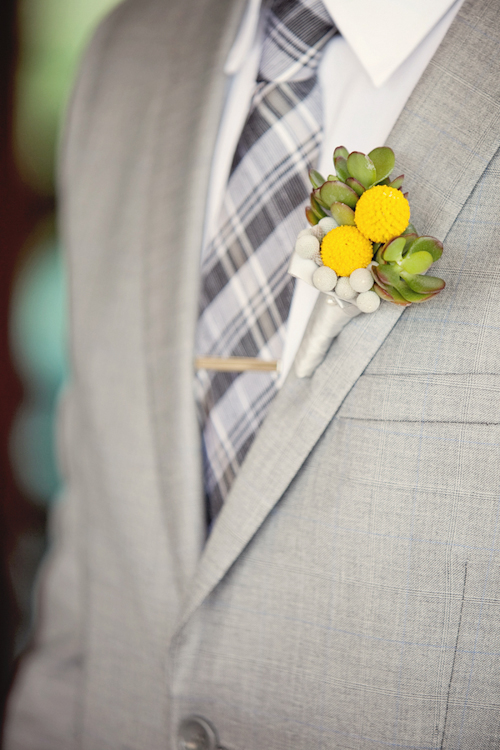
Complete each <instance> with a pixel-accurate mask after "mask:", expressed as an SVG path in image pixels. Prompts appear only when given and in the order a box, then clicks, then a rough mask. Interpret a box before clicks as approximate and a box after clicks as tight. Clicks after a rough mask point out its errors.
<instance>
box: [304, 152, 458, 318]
mask: <svg viewBox="0 0 500 750" xmlns="http://www.w3.org/2000/svg"><path fill="white" fill-rule="evenodd" d="M333 162H334V166H335V174H331V175H329V176H328V179H326V180H325V179H324V177H322V175H321V174H320V173H319V172H317V171H316V170H311V171H310V173H309V177H310V180H311V183H312V186H313V190H312V192H311V197H310V206H308V207H307V208H306V217H307V220H308V222H309V224H310V225H311V226H310V228H309V229H306V230H303V231H302V232H301V233H300V234H299V236H298V238H297V243H296V246H295V251H296V253H297V255H298V256H299V257H301V258H303V259H308V260H314V261H315V263H316V264H317V266H318V268H317V270H316V271H315V272H314V273H313V274H312V283H313V285H314V286H316V287H317V288H318V289H319V290H320V291H322V292H326V293H330V294H331V295H333V296H335V297H336V298H337V299H340V300H346V301H349V302H352V303H353V304H356V305H357V306H358V307H359V309H360V310H361V311H362V312H374V310H376V309H377V308H378V306H379V304H380V299H383V300H387V301H388V302H392V303H395V304H397V305H404V306H406V305H410V304H411V303H413V302H424V301H425V300H427V299H430V298H431V297H433V296H435V295H436V294H438V293H439V292H440V291H441V290H442V289H443V288H444V286H445V283H444V281H443V280H442V279H439V278H437V277H435V276H427V275H426V276H424V275H423V274H425V273H426V271H427V270H428V269H429V268H430V266H431V265H432V264H433V263H434V262H435V261H436V260H438V259H439V258H440V257H441V254H442V251H443V246H442V243H441V242H439V240H437V239H435V238H434V237H420V236H419V235H418V234H417V232H416V230H415V228H414V227H413V225H412V224H410V204H409V202H408V199H407V194H406V193H403V180H404V175H400V176H398V177H396V178H393V179H391V177H390V175H391V173H392V171H393V169H394V165H395V156H394V152H393V151H392V149H390V148H387V147H385V146H383V147H380V148H376V149H374V150H373V151H370V153H369V154H367V155H366V154H363V153H361V152H359V151H353V152H352V153H349V152H348V151H347V149H346V148H344V147H343V146H339V147H338V148H336V149H335V151H334V154H333Z"/></svg>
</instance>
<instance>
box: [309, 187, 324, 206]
mask: <svg viewBox="0 0 500 750" xmlns="http://www.w3.org/2000/svg"><path fill="white" fill-rule="evenodd" d="M313 198H314V200H315V201H316V203H319V205H320V206H323V208H328V206H327V204H326V203H324V202H323V200H322V199H321V188H314V190H313V191H312V193H311V201H312V199H313Z"/></svg>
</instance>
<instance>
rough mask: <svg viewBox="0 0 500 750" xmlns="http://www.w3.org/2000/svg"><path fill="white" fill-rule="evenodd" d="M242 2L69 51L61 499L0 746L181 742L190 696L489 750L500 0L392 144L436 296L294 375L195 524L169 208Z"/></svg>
mask: <svg viewBox="0 0 500 750" xmlns="http://www.w3.org/2000/svg"><path fill="white" fill-rule="evenodd" d="M242 12H243V7H242V4H240V5H238V2H237V0H216V2H212V1H210V2H208V1H207V0H171V1H170V2H165V0H129V1H128V2H126V3H125V4H123V5H121V6H120V7H119V8H118V10H117V11H116V12H115V13H114V14H113V16H112V18H111V19H110V20H109V21H108V22H107V23H106V24H105V25H104V26H103V27H101V29H100V31H99V33H98V35H97V37H96V39H95V41H94V43H93V45H92V48H91V50H90V52H89V54H88V55H87V58H86V63H85V66H84V70H83V74H82V76H81V77H80V80H79V84H78V88H77V92H76V97H75V98H74V100H73V105H72V107H71V114H70V124H69V132H68V136H67V139H66V147H65V160H64V169H63V174H62V185H63V186H64V189H63V226H64V228H65V237H64V245H65V247H67V248H68V252H69V266H70V271H71V274H70V275H71V289H72V340H73V345H72V351H73V357H72V372H73V373H74V375H73V380H72V383H71V387H70V388H69V390H68V393H67V395H66V399H65V402H64V409H63V412H62V421H61V430H60V441H61V445H62V446H63V451H62V455H63V458H64V467H65V476H66V483H67V499H66V500H65V501H64V502H61V503H60V504H58V505H57V507H56V508H55V513H54V520H55V521H57V523H54V524H53V529H54V541H53V545H52V554H51V556H50V560H49V563H48V564H47V566H46V568H45V572H44V575H43V576H42V581H43V586H42V588H41V592H40V596H41V606H40V622H39V626H38V629H37V637H36V639H35V642H34V648H33V650H32V651H31V652H30V654H29V656H28V658H27V659H26V660H25V662H24V664H23V665H21V669H20V671H19V675H18V679H17V682H16V688H15V691H14V693H13V696H12V698H11V702H10V706H9V711H8V719H7V729H6V741H5V748H6V750H117V749H118V748H120V750H125V749H126V750H145V748H147V749H148V750H177V748H178V742H177V732H178V727H179V724H180V722H181V721H182V720H183V719H184V718H186V716H188V715H192V714H197V715H201V716H203V717H204V718H205V719H206V720H207V721H209V722H210V723H211V724H212V725H213V726H214V727H215V728H216V730H217V733H218V738H219V743H218V744H219V745H220V747H224V748H228V750H262V749H263V748H266V749H267V748H269V750H311V748H324V750H331V749H333V750H382V749H383V748H387V749H388V748H407V749H408V750H498V747H499V745H500V730H499V727H500V721H499V717H500V677H499V676H500V632H499V628H498V617H499V612H500V533H499V532H500V526H499V522H500V500H499V499H500V461H499V460H498V457H499V450H500V406H499V405H500V382H499V380H500V378H499V372H500V366H499V352H500V302H499V300H500V254H499V251H498V217H499V216H500V151H499V149H500V77H499V76H498V57H499V55H498V53H499V48H500V6H499V4H498V2H496V0H466V1H465V3H464V5H463V6H462V8H461V10H460V12H459V14H458V16H457V18H456V20H455V22H454V23H453V25H452V26H451V28H450V30H449V32H448V34H447V36H446V37H445V39H444V41H443V43H442V45H441V46H440V48H439V49H438V51H437V53H436V55H435V57H434V59H433V60H432V61H431V63H430V65H429V66H428V68H427V70H426V71H425V73H424V75H423V77H422V79H421V80H420V82H419V83H418V85H417V86H416V88H415V90H414V92H413V94H412V96H411V98H410V99H409V101H408V102H407V104H406V106H405V108H404V110H403V112H402V113H401V116H400V118H399V120H398V123H397V124H396V126H395V128H394V130H393V132H392V133H391V135H390V138H389V139H388V145H390V146H391V147H393V148H394V150H395V152H396V154H397V168H398V171H400V172H404V173H405V175H406V179H405V187H407V189H408V190H409V196H410V201H411V206H412V219H413V221H414V223H415V225H416V226H417V227H418V229H419V231H420V232H422V233H427V234H431V235H434V236H436V237H438V238H440V239H442V240H443V241H444V244H445V252H444V254H443V257H442V258H441V260H440V261H439V262H438V264H437V266H436V273H437V275H439V276H442V277H443V278H445V280H446V282H447V288H446V289H445V290H444V291H443V292H442V294H440V295H439V296H438V297H437V298H435V299H434V300H432V301H431V302H428V303H424V304H422V305H415V306H412V307H410V308H408V309H405V310H404V311H403V310H398V309H396V308H394V307H391V306H390V305H389V304H387V305H386V304H382V305H381V308H380V310H379V311H378V312H377V313H376V314H375V315H373V316H368V315H366V316H359V317H358V318H356V319H354V320H353V321H352V322H351V323H350V324H349V326H348V328H347V329H344V332H343V333H342V334H341V335H340V337H339V338H338V339H337V341H336V342H335V343H334V345H333V346H332V349H331V350H330V352H329V353H328V355H327V357H326V359H325V361H324V362H323V364H322V365H321V366H320V367H319V368H318V369H317V371H316V372H315V373H314V375H313V376H312V377H311V378H310V379H306V380H304V381H299V380H297V379H296V378H295V377H294V376H293V373H292V374H291V375H290V377H289V378H288V379H287V381H286V382H285V383H284V385H283V387H282V388H281V389H280V392H279V393H278V395H277V397H276V398H275V400H274V402H273V404H272V406H271V409H270V411H269V413H268V416H267V418H266V420H265V422H264V424H263V426H262V429H261V430H260V431H259V433H258V435H257V437H256V439H255V441H254V443H253V445H252V448H251V449H250V451H249V453H248V455H247V458H246V460H245V462H244V464H243V465H242V467H241V470H240V472H239V474H238V477H237V478H236V480H235V482H234V484H233V486H232V488H231V491H230V493H229V495H228V497H227V499H226V502H225V503H224V506H223V508H222V510H221V512H220V513H219V516H218V517H217V520H216V522H215V524H214V527H213V530H212V533H211V535H210V538H209V539H208V541H207V543H206V544H204V532H205V529H204V506H203V489H202V479H201V477H202V472H201V461H200V452H199V429H198V423H197V415H196V410H195V405H194V401H193V392H192V391H193V389H192V372H193V344H194V338H195V330H196V324H197V318H198V289H199V274H198V269H199V254H200V247H201V241H202V233H203V219H202V216H201V215H198V213H197V212H193V216H192V217H191V216H189V217H186V206H189V205H195V206H199V205H202V202H203V199H204V195H205V192H206V186H207V184H208V181H209V171H210V163H211V155H212V153H213V146H214V143H215V140H216V137H217V132H218V126H219V121H220V111H221V108H222V105H223V101H224V93H225V79H224V76H223V74H222V68H223V64H224V61H225V59H226V57H227V54H228V51H229V49H230V46H231V43H232V40H233V39H234V36H235V34H236V30H237V28H238V23H239V20H240V17H241V13H242ZM180 30H182V34H181V31H180ZM478 51H480V53H479V52H478ZM193 149H194V153H193ZM179 154H183V155H188V156H189V155H192V158H191V156H189V158H187V157H186V158H179ZM200 214H201V212H200Z"/></svg>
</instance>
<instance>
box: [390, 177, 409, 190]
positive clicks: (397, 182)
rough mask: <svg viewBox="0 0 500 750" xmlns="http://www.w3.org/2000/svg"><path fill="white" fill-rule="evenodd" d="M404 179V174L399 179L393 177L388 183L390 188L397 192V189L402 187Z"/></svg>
mask: <svg viewBox="0 0 500 750" xmlns="http://www.w3.org/2000/svg"><path fill="white" fill-rule="evenodd" d="M404 178H405V176H404V174H400V175H399V177H395V178H394V179H393V181H392V182H390V183H389V185H390V187H392V188H396V190H399V188H400V187H402V186H403V180H404Z"/></svg>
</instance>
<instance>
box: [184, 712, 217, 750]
mask: <svg viewBox="0 0 500 750" xmlns="http://www.w3.org/2000/svg"><path fill="white" fill-rule="evenodd" d="M217 744H218V743H217V735H216V734H215V730H214V729H213V727H212V726H211V725H210V724H209V723H208V721H206V720H205V719H203V718H202V717H201V716H188V717H187V719H184V720H183V721H182V722H181V723H180V725H179V731H178V734H177V747H178V748H179V750H217Z"/></svg>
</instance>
